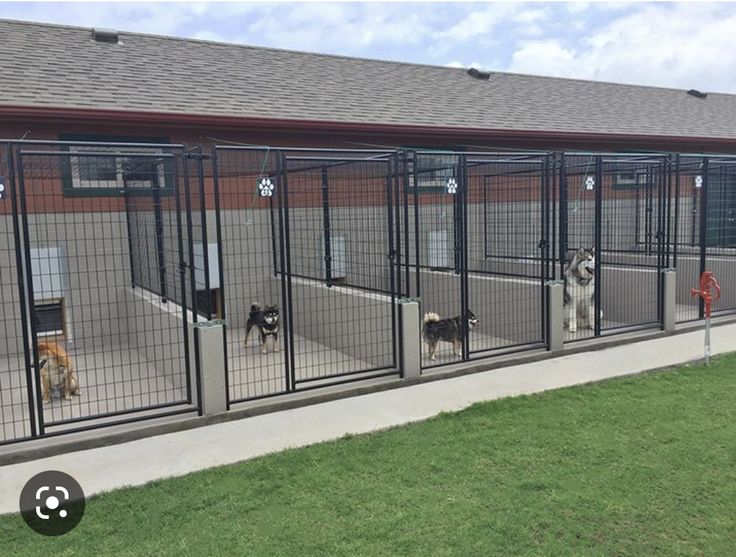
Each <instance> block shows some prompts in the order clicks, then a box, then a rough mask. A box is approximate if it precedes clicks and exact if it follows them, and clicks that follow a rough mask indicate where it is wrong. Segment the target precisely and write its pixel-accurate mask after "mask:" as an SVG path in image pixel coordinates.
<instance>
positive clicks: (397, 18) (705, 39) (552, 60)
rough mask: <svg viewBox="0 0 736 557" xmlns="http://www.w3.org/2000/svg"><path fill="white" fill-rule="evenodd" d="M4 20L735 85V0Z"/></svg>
mask: <svg viewBox="0 0 736 557" xmlns="http://www.w3.org/2000/svg"><path fill="white" fill-rule="evenodd" d="M0 17H6V18H12V19H28V20H33V21H49V22H56V23H64V24H68V25H81V26H85V27H94V26H100V27H112V28H117V29H120V30H123V31H139V32H144V33H156V34H164V35H177V36H186V37H195V38H199V39H205V40H216V41H227V42H241V43H245V44H252V45H262V46H273V47H280V48H290V49H296V50H307V51H316V52H328V53H335V54H346V55H352V56H364V57H369V58H370V57H376V58H389V59H395V60H405V61H412V62H419V63H430V64H443V63H445V61H447V60H450V61H451V62H450V65H452V66H458V67H469V66H471V65H472V66H476V67H483V68H484V69H491V70H504V69H505V70H508V71H516V72H522V73H532V74H544V75H559V76H567V77H578V78H593V79H605V80H610V81H620V82H625V83H643V84H654V85H665V86H673V87H681V88H682V87H687V88H690V87H695V88H700V89H704V90H710V91H731V92H736V72H734V71H733V68H735V67H736V48H734V47H733V40H734V37H733V35H734V33H735V32H736V10H734V9H733V5H729V4H708V3H698V4H664V3H661V4H637V3H627V2H619V3H599V2H595V3H588V2H576V3H537V2H527V3H493V4H464V3H462V4H461V3H452V4H447V3H436V4H423V3H411V4H406V3H375V4H370V3H357V2H356V3H301V4H298V3H259V2H255V3H234V2H228V3H207V2H199V3H179V2H172V3H166V4H161V3H144V2H137V3H105V4H102V3H97V4H90V3H58V4H52V3H31V2H29V3H23V4H13V3H1V2H0ZM469 60H486V62H490V63H485V64H479V63H477V62H473V63H472V64H470V63H467V62H466V61H469Z"/></svg>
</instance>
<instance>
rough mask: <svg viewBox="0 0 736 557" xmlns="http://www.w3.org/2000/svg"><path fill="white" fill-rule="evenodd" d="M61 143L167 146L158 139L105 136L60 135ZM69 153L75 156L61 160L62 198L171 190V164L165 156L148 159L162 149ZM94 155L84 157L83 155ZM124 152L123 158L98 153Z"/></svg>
mask: <svg viewBox="0 0 736 557" xmlns="http://www.w3.org/2000/svg"><path fill="white" fill-rule="evenodd" d="M60 139H61V140H62V141H96V142H112V143H114V142H120V143H167V140H165V139H161V138H150V137H149V138H141V137H135V138H131V137H113V138H111V137H107V136H61V138H60ZM68 149H69V151H70V152H73V153H79V155H78V156H69V157H68V159H64V160H65V162H66V167H67V168H66V170H65V172H64V175H63V179H62V187H63V191H64V195H67V196H91V195H93V196H101V195H103V196H104V195H121V194H122V193H123V192H125V191H127V192H131V191H134V192H136V193H140V194H150V193H151V192H153V190H154V189H155V188H158V189H159V190H160V192H161V193H163V194H170V193H171V190H172V189H173V175H172V174H173V161H172V160H170V159H169V158H167V157H161V158H157V157H155V156H154V157H151V156H148V155H151V154H155V153H157V152H159V153H162V154H163V150H162V149H157V148H153V147H151V148H140V147H121V148H119V149H118V148H116V147H114V146H111V145H108V146H104V145H103V146H100V145H71V146H69V148H68ZM85 151H86V152H90V153H94V154H89V155H87V156H85V155H84V152H85ZM107 151H110V152H124V153H125V154H126V155H127V156H110V157H106V156H104V155H101V154H100V153H104V152H107ZM136 152H140V153H145V154H146V155H147V156H141V157H136V156H135V155H133V153H136Z"/></svg>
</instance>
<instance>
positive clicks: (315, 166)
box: [283, 150, 398, 390]
mask: <svg viewBox="0 0 736 557" xmlns="http://www.w3.org/2000/svg"><path fill="white" fill-rule="evenodd" d="M283 161H284V163H283V170H284V174H283V176H284V189H285V190H286V193H285V195H284V199H285V204H284V225H285V226H284V239H285V242H284V248H285V250H286V257H285V262H286V265H287V267H286V268H285V269H284V270H285V275H286V279H287V292H288V301H289V317H290V323H291V327H290V328H289V330H288V334H289V341H290V343H291V350H290V361H289V367H290V375H291V381H292V387H293V389H295V390H303V389H311V388H318V387H323V386H329V385H333V384H337V383H342V382H347V381H353V380H356V381H359V380H363V379H371V378H375V377H381V376H384V375H394V374H396V373H398V354H397V353H398V339H397V333H396V331H397V311H396V306H395V301H396V274H397V272H396V269H397V267H396V264H395V258H396V240H395V233H396V227H395V223H394V219H395V218H397V216H396V213H395V208H394V199H395V188H396V187H397V183H398V180H397V178H398V176H397V154H396V153H395V152H381V151H359V150H351V151H339V150H334V151H332V150H328V151H321V150H315V151H302V152H289V151H285V152H284V153H283ZM320 261H321V263H320ZM310 265H311V266H312V269H315V265H316V266H318V267H317V270H316V271H313V272H312V275H316V276H323V277H324V279H323V280H314V279H313V278H310V276H309V275H310V274H309V273H308V272H305V271H304V270H302V269H309V266H310ZM319 266H321V269H319ZM320 271H324V275H322V273H321V272H320ZM315 335H316V336H315Z"/></svg>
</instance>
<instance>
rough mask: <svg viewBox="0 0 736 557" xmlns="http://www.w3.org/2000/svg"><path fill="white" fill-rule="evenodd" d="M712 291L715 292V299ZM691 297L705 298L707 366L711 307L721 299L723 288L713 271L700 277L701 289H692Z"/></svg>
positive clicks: (707, 361)
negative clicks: (715, 301)
mask: <svg viewBox="0 0 736 557" xmlns="http://www.w3.org/2000/svg"><path fill="white" fill-rule="evenodd" d="M711 289H714V290H715V298H714V297H713V293H712V292H711ZM690 295H691V296H700V297H701V298H703V304H704V307H705V364H706V365H708V363H710V315H711V307H712V304H713V301H714V300H717V299H718V298H720V297H721V286H720V285H719V284H718V281H717V280H716V278H715V277H714V276H713V272H712V271H705V272H704V273H703V274H702V275H701V277H700V288H691V289H690Z"/></svg>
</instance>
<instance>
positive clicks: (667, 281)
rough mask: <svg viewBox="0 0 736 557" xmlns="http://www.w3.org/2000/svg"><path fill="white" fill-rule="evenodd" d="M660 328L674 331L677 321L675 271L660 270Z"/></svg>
mask: <svg viewBox="0 0 736 557" xmlns="http://www.w3.org/2000/svg"><path fill="white" fill-rule="evenodd" d="M662 290H663V292H662V330H663V331H668V332H671V331H674V330H675V323H676V322H677V319H676V315H677V272H676V271H675V269H663V270H662Z"/></svg>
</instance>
